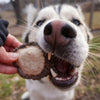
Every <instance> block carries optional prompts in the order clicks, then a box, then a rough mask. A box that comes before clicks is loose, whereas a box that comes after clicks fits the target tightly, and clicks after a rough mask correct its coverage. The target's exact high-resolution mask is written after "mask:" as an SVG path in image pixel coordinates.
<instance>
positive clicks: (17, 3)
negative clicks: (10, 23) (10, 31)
mask: <svg viewBox="0 0 100 100" xmlns="http://www.w3.org/2000/svg"><path fill="white" fill-rule="evenodd" d="M11 4H12V6H13V8H14V11H15V14H16V19H17V24H23V17H22V9H21V5H20V0H11Z"/></svg>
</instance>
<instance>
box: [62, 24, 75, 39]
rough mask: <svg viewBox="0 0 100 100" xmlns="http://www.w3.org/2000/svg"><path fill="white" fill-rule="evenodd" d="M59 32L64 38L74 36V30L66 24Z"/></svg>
mask: <svg viewBox="0 0 100 100" xmlns="http://www.w3.org/2000/svg"><path fill="white" fill-rule="evenodd" d="M61 34H62V35H63V36H64V37H66V38H75V37H76V31H75V30H74V29H73V28H72V27H71V26H70V25H68V24H65V25H64V26H63V27H62V29H61Z"/></svg>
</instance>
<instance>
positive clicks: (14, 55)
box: [9, 53, 18, 59]
mask: <svg viewBox="0 0 100 100" xmlns="http://www.w3.org/2000/svg"><path fill="white" fill-rule="evenodd" d="M9 54H10V57H11V58H12V59H14V58H15V59H16V58H18V53H9Z"/></svg>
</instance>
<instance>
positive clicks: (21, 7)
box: [0, 0, 100, 100]
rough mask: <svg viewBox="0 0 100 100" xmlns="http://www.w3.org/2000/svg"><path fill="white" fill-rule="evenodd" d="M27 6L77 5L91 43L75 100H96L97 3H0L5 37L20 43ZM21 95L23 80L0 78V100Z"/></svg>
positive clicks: (99, 71) (99, 74)
mask: <svg viewBox="0 0 100 100" xmlns="http://www.w3.org/2000/svg"><path fill="white" fill-rule="evenodd" d="M39 1H40V2H39ZM30 3H33V4H34V7H35V8H38V7H39V6H40V5H39V4H40V3H41V4H42V5H43V6H44V5H45V6H48V5H51V4H58V3H60V4H63V3H66V4H71V5H75V4H78V5H80V7H81V8H82V11H83V13H84V16H85V22H86V23H87V25H88V27H89V28H90V31H91V32H92V34H93V35H94V39H93V40H92V41H91V42H90V43H89V47H90V52H89V57H88V59H87V60H86V63H85V67H84V70H83V73H82V79H81V80H82V81H81V83H80V85H79V86H78V87H77V89H76V94H75V100H100V0H0V19H5V20H8V21H9V27H8V30H9V33H10V34H12V35H14V36H15V37H17V39H19V40H20V41H21V36H22V34H23V32H24V31H25V28H26V23H27V21H26V11H25V7H26V6H27V5H28V4H30ZM25 91H26V88H25V80H24V79H23V78H21V77H19V75H17V74H16V75H3V74H0V100H21V99H20V97H21V95H22V94H23V93H24V92H25Z"/></svg>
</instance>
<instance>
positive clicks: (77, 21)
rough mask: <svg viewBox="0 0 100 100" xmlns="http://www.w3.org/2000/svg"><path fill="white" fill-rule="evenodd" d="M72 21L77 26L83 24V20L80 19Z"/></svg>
mask: <svg viewBox="0 0 100 100" xmlns="http://www.w3.org/2000/svg"><path fill="white" fill-rule="evenodd" d="M72 22H73V23H74V24H75V25H77V26H80V25H81V22H80V21H79V20H78V19H73V20H72Z"/></svg>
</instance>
